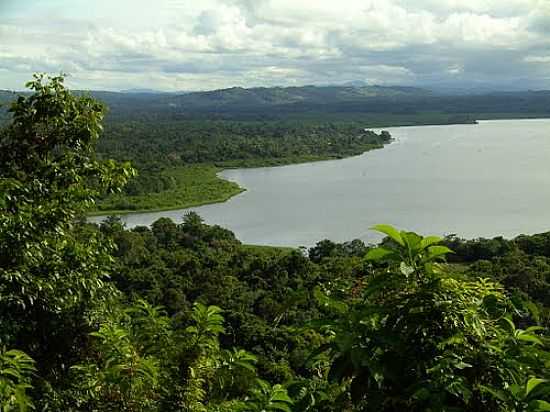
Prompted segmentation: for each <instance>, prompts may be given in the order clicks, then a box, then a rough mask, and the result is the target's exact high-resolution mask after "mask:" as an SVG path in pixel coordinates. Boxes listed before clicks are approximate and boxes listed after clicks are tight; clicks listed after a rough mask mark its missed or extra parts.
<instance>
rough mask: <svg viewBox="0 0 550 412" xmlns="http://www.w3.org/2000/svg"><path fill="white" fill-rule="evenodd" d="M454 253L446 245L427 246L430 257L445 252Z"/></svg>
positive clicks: (432, 257) (442, 254)
mask: <svg viewBox="0 0 550 412" xmlns="http://www.w3.org/2000/svg"><path fill="white" fill-rule="evenodd" d="M449 253H454V252H453V251H452V250H451V249H449V248H448V247H447V246H429V247H428V255H429V257H430V259H435V258H436V257H439V256H445V255H446V254H449Z"/></svg>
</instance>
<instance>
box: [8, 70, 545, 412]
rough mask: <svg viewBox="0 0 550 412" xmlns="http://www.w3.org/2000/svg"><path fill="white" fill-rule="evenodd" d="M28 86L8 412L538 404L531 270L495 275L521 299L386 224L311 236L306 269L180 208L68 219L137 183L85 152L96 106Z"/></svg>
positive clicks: (20, 131) (17, 203)
mask: <svg viewBox="0 0 550 412" xmlns="http://www.w3.org/2000/svg"><path fill="white" fill-rule="evenodd" d="M29 85H30V87H31V88H32V89H33V90H34V94H32V95H30V96H28V97H26V98H25V97H22V98H21V99H19V100H18V101H17V102H16V103H15V104H14V105H13V106H12V114H13V116H12V119H13V122H12V124H10V125H9V126H8V128H7V129H5V130H3V131H2V132H0V149H1V150H0V160H1V162H0V185H1V189H2V190H1V191H0V348H2V349H1V350H0V402H1V403H0V405H1V406H2V410H3V411H10V412H11V411H25V410H29V409H30V408H32V407H33V406H34V407H35V408H36V409H37V410H44V411H46V410H67V411H82V410H91V411H112V410H120V411H132V412H133V411H136V412H137V411H151V412H154V411H178V410H179V411H189V412H196V411H200V412H203V411H207V412H222V411H223V412H226V411H227V412H228V411H243V412H245V411H246V412H255V411H258V412H260V411H286V412H289V411H293V412H301V411H318V412H328V411H348V412H351V411H388V412H392V411H401V410H404V409H406V410H411V411H455V410H456V411H481V410H484V411H490V412H492V411H495V412H496V411H533V412H535V411H546V410H550V404H549V403H548V402H549V401H550V397H549V396H550V385H549V380H550V373H549V370H550V354H549V352H548V336H547V331H546V329H544V328H543V327H541V326H538V325H536V324H535V325H534V326H532V325H533V323H536V322H537V319H539V320H540V319H541V317H540V316H538V315H540V313H541V312H540V311H539V312H538V315H537V313H536V312H537V310H538V309H539V306H542V307H544V302H545V301H544V299H545V298H546V295H545V294H544V293H541V292H540V291H539V290H538V289H537V287H536V285H542V284H544V282H543V281H545V279H542V278H541V276H543V275H541V273H539V272H537V273H536V275H537V276H533V277H532V278H531V277H530V278H529V279H528V280H529V281H528V282H518V276H516V275H514V276H512V275H511V274H510V273H506V272H503V273H498V276H497V275H495V276H494V277H496V278H497V277H499V279H502V280H503V283H504V284H506V285H510V288H511V287H514V288H516V287H517V288H518V289H519V291H520V292H522V293H523V294H522V295H521V299H517V298H516V296H515V295H511V294H510V293H509V291H510V290H512V289H505V288H504V287H503V286H502V285H501V284H499V283H497V282H495V281H494V280H491V279H486V278H484V277H482V276H479V275H480V274H481V273H483V270H484V268H485V269H487V265H489V266H490V268H489V269H490V270H489V272H491V273H493V272H497V269H502V267H503V266H499V265H500V263H499V261H495V260H493V261H491V262H489V263H488V264H487V263H486V262H482V261H479V262H476V264H473V265H471V266H470V267H468V268H466V270H462V271H461V272H459V273H455V271H454V269H453V266H450V265H446V264H444V263H443V260H444V259H445V257H446V256H447V255H448V254H449V253H450V249H449V248H447V247H446V246H443V245H442V244H441V241H442V239H440V238H437V237H426V238H423V237H421V236H419V235H417V234H415V233H411V232H400V231H398V230H396V229H394V228H392V227H391V226H378V227H377V228H376V229H378V230H380V231H382V232H383V233H384V234H386V235H387V238H386V239H385V240H384V241H383V242H382V244H381V245H380V246H378V247H366V246H365V245H363V244H362V243H361V242H350V243H348V244H345V245H335V244H333V243H332V242H330V241H323V242H320V243H319V244H318V245H317V246H316V247H315V248H313V249H312V250H310V258H308V257H306V256H304V255H302V254H301V253H300V252H298V251H270V250H262V249H258V248H246V247H244V246H243V245H241V244H240V242H238V241H237V240H236V239H235V237H234V235H233V234H232V233H231V232H229V231H227V230H224V229H222V228H219V227H209V226H207V225H205V224H204V223H203V222H202V221H201V220H200V217H198V216H197V215H193V214H191V215H188V216H187V217H186V219H185V221H184V222H183V223H182V224H181V225H176V224H174V223H173V222H171V221H170V220H169V219H161V220H159V221H157V222H156V223H155V224H153V225H152V227H151V229H149V228H136V229H134V230H132V231H127V230H124V228H123V227H122V226H121V225H120V223H119V222H118V221H117V220H116V219H111V220H110V221H109V222H107V223H106V224H103V225H101V227H97V226H94V225H87V224H84V223H82V222H80V223H79V222H78V216H79V215H81V214H82V213H84V212H85V211H86V210H87V208H89V207H91V206H93V202H94V198H96V197H97V196H100V195H101V193H103V192H105V191H106V190H111V191H112V190H116V189H118V188H120V186H121V185H122V184H123V183H124V182H125V181H126V180H127V179H128V177H129V176H131V174H132V171H131V169H129V168H128V167H127V165H126V166H124V165H118V164H116V163H114V162H111V161H98V160H97V159H96V158H95V151H94V144H95V141H96V139H97V137H98V132H99V130H100V126H101V125H100V120H101V116H102V110H103V109H102V107H101V106H100V105H98V104H97V103H96V102H95V101H93V99H90V98H87V97H79V98H76V97H74V96H72V95H71V94H70V93H69V92H68V91H67V90H65V89H64V87H63V83H62V78H53V79H49V80H48V79H46V78H44V77H40V76H38V77H37V78H36V79H35V81H34V82H31V83H30V84H29ZM445 241H446V242H447V243H449V242H450V241H456V239H446V240H445ZM115 242H116V243H115ZM545 242H546V240H545V238H544V239H539V238H536V239H535V238H533V239H520V240H518V241H517V242H516V243H514V244H507V243H505V242H498V241H497V242H493V243H490V244H489V245H490V246H491V247H490V248H488V249H490V250H492V249H493V246H495V245H496V246H497V247H496V249H495V250H497V249H498V252H495V253H502V254H505V255H504V256H502V257H509V255H508V253H509V252H510V253H512V252H511V251H513V252H514V253H516V252H517V254H518V256H521V253H523V252H518V251H515V250H514V248H516V247H520V246H518V245H522V246H521V247H523V248H525V250H527V249H529V250H532V251H533V253H541V252H540V251H541V250H543V251H544V250H546V246H545V244H546V243H545ZM115 244H116V247H115ZM499 245H504V246H505V247H502V248H501V247H500V246H499ZM457 246H459V248H457V249H459V251H460V250H461V248H463V247H465V244H463V243H460V242H458V243H457ZM466 246H468V247H470V245H466ZM476 247H477V246H476ZM500 249H502V250H504V249H506V250H507V251H500ZM460 253H462V252H460ZM522 262H523V261H522ZM535 263H536V264H538V263H540V259H538V258H537V259H536V261H535ZM540 267H544V265H540ZM315 286H317V287H315ZM515 292H516V290H515V289H514V293H515ZM539 293H540V294H539ZM510 295H511V297H512V298H510ZM531 297H533V298H534V299H535V300H536V302H529V299H530V298H531ZM159 301H160V302H159ZM216 301H218V302H219V303H220V304H223V306H227V311H226V312H222V310H221V309H220V308H219V307H218V306H217V305H216V304H215V303H216ZM159 303H166V304H165V305H164V306H165V307H162V306H161V305H159ZM534 309H537V310H534ZM224 316H225V319H224ZM5 348H6V349H5Z"/></svg>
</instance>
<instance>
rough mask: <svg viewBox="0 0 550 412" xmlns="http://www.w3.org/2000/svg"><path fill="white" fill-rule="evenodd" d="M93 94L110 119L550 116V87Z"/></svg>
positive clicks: (6, 97) (0, 96)
mask: <svg viewBox="0 0 550 412" xmlns="http://www.w3.org/2000/svg"><path fill="white" fill-rule="evenodd" d="M90 93H91V94H92V95H93V96H94V97H96V98H98V99H99V100H101V101H103V102H104V103H106V104H107V105H108V106H109V109H110V116H111V117H118V116H123V117H125V118H135V119H145V118H155V119H162V118H170V119H174V118H189V117H196V116H199V117H202V116H205V115H210V116H218V117H221V118H235V119H247V118H258V117H259V118H264V119H269V118H272V119H276V118H280V117H281V116H283V117H287V116H291V117H296V116H308V117H309V116H316V115H327V114H330V115H335V116H336V117H338V118H341V117H345V118H357V117H360V116H361V115H363V114H368V113H378V114H381V113H385V114H392V115H417V114H418V113H423V112H440V113H447V114H451V115H457V114H460V115H466V114H467V115H472V116H473V117H476V118H484V117H487V116H486V115H489V114H495V113H498V114H509V115H513V117H524V116H527V117H545V116H550V91H544V90H542V91H519V92H518V91H511V92H506V91H500V92H494V91H493V92H485V93H484V92H477V93H474V92H467V91H465V90H449V91H447V92H445V93H443V92H434V91H432V90H430V89H426V88H419V87H410V86H378V85H371V86H365V85H362V84H360V83H353V84H349V85H339V86H312V85H308V86H298V87H254V88H242V87H231V88H227V89H220V90H211V91H202V92H178V93H167V92H160V91H155V90H149V89H147V90H144V89H139V90H138V89H133V90H126V91H122V92H112V91H91V92H90ZM16 94H17V93H15V94H14V92H11V91H0V103H2V102H4V103H6V102H8V101H10V100H12V99H13V98H14V96H15V95H16ZM476 115H478V116H476ZM518 115H519V116H518ZM489 118H491V116H489Z"/></svg>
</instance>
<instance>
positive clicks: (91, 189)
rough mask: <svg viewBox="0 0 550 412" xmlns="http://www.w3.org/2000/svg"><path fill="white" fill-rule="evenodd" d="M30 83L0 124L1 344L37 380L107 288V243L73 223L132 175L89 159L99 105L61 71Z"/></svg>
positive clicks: (75, 348) (55, 368)
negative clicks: (26, 358)
mask: <svg viewBox="0 0 550 412" xmlns="http://www.w3.org/2000/svg"><path fill="white" fill-rule="evenodd" d="M27 87H28V88H29V89H31V90H32V92H33V93H32V94H30V95H27V96H19V97H18V99H17V100H16V101H15V102H13V103H12V105H11V108H10V109H9V112H10V116H11V123H10V124H9V125H8V126H7V127H6V128H5V129H3V130H2V131H0V345H3V346H7V347H15V348H18V349H22V350H24V351H25V352H27V353H28V354H29V355H31V356H32V358H34V359H35V360H36V367H37V370H38V376H39V377H40V379H38V381H40V382H42V383H44V379H45V380H55V379H59V378H60V377H61V376H62V375H63V374H64V373H65V372H66V369H67V368H68V366H69V365H70V364H71V361H72V360H73V359H75V358H76V357H77V355H78V353H79V352H80V351H81V350H82V348H81V346H82V344H83V339H84V338H85V336H86V334H87V332H88V331H89V315H90V313H91V310H92V309H94V308H95V307H96V306H97V305H98V304H99V303H100V302H101V301H102V300H104V299H106V298H108V297H109V296H110V295H111V294H112V292H113V289H112V288H110V287H109V286H108V285H107V284H106V283H105V279H106V278H107V276H108V274H109V270H110V265H111V261H112V258H111V254H110V252H111V249H112V244H111V242H109V241H106V240H105V239H104V238H103V237H102V236H101V235H100V234H99V233H98V232H97V231H93V230H87V229H86V227H85V226H81V225H75V222H76V220H77V218H78V217H79V216H81V215H83V213H84V212H85V210H87V208H89V207H90V206H92V205H93V203H94V199H95V198H96V197H97V196H99V195H101V194H102V193H104V192H108V191H116V190H119V189H120V187H121V186H122V185H123V184H124V183H125V182H126V180H127V179H128V178H129V177H131V176H132V175H133V174H134V172H133V170H132V169H131V168H130V166H129V165H128V164H118V163H116V162H114V161H99V160H98V159H97V158H96V156H95V150H94V148H95V144H96V141H97V139H98V137H99V134H100V132H101V130H102V129H101V120H102V118H103V115H104V111H105V109H104V107H103V105H101V104H100V103H99V102H97V101H95V100H94V99H92V98H90V97H87V96H74V95H72V94H71V93H70V92H69V91H68V90H67V89H66V88H65V87H64V85H63V77H62V76H59V77H53V78H49V77H46V76H44V75H35V77H34V80H33V81H31V82H29V83H28V84H27Z"/></svg>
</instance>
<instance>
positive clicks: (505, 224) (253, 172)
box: [123, 119, 550, 246]
mask: <svg viewBox="0 0 550 412" xmlns="http://www.w3.org/2000/svg"><path fill="white" fill-rule="evenodd" d="M388 130H389V131H390V132H391V133H392V135H393V136H394V137H395V142H394V143H392V144H391V145H387V146H386V147H385V149H384V150H374V151H370V152H367V153H365V154H363V155H361V156H356V157H352V158H347V159H343V160H330V161H326V162H315V163H305V164H300V165H290V166H285V167H277V168H269V167H266V168H257V169H228V170H225V171H223V172H222V173H221V176H222V177H223V178H225V179H229V180H231V181H233V182H236V183H237V184H238V185H239V186H241V187H246V188H247V189H248V190H247V191H246V192H244V193H242V194H241V195H240V196H237V197H233V198H231V199H229V200H228V201H227V202H225V203H222V204H213V205H206V206H201V207H197V208H191V209H181V210H174V211H170V212H161V213H143V214H134V215H127V216H124V217H123V220H124V222H125V223H126V224H127V226H128V227H133V226H136V225H149V224H150V223H152V222H153V221H155V220H156V219H158V218H160V217H169V218H172V219H173V220H175V221H181V218H182V216H183V214H184V213H186V212H187V211H189V210H193V211H195V212H197V213H199V214H200V215H201V216H202V217H203V218H204V219H205V221H206V222H207V223H210V224H219V225H221V226H224V227H227V228H229V229H230V230H232V231H234V232H235V233H236V235H237V236H238V237H239V239H242V241H243V242H245V243H249V244H265V245H275V246H302V245H303V246H312V245H314V244H315V242H317V241H319V240H322V239H325V238H329V239H331V240H334V241H348V240H352V239H354V238H359V239H362V240H365V241H376V240H378V239H376V238H374V237H373V234H372V232H370V231H369V228H370V227H371V226H372V225H374V224H377V223H390V224H393V225H394V226H397V227H400V228H407V229H410V230H414V231H417V232H419V233H433V234H439V235H444V234H449V233H457V234H458V235H459V236H462V237H465V238H475V237H478V236H484V237H492V236H497V235H504V236H505V237H514V236H516V235H518V234H521V233H536V232H542V231H545V230H547V229H548V228H549V227H550V210H548V208H547V207H545V205H547V204H548V203H550V170H548V168H547V159H548V158H550V139H549V138H548V135H549V134H550V120H547V119H545V120H540V119H539V120H503V121H482V122H480V124H479V125H452V126H420V127H403V128H389V129H388ZM533 148H536V150H534V149H533Z"/></svg>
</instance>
